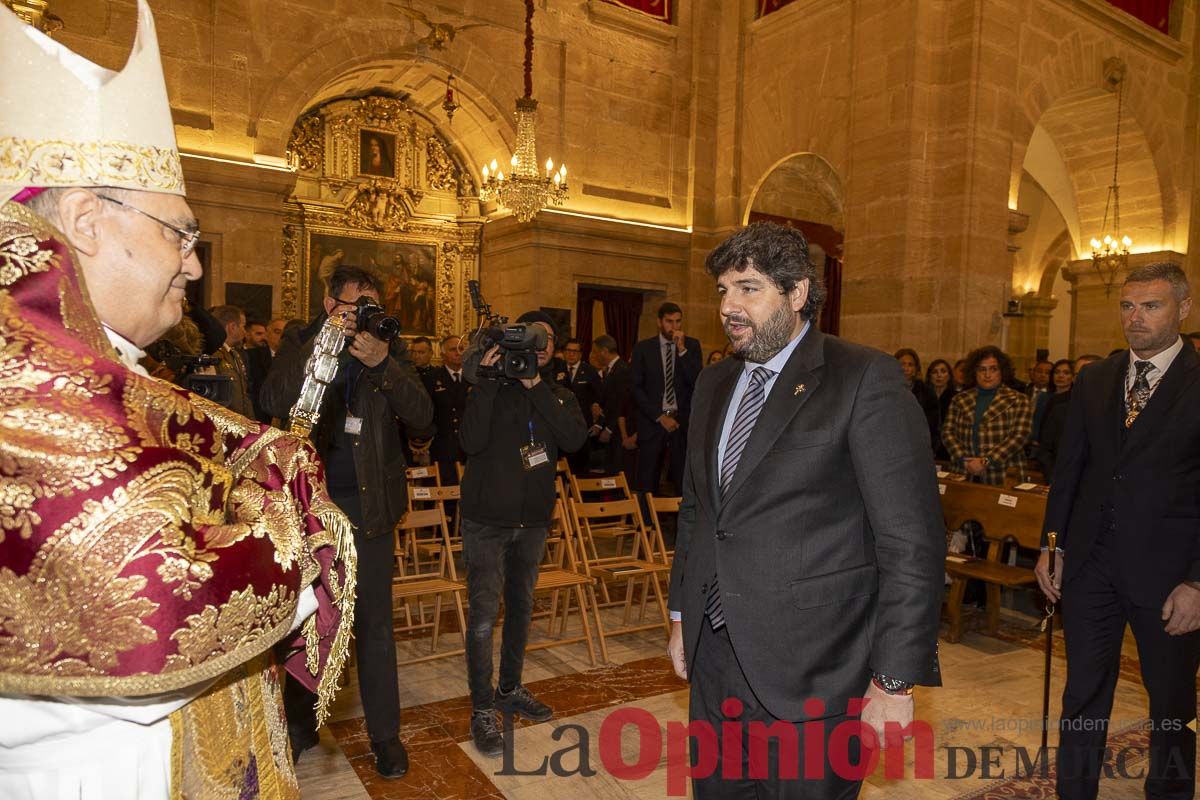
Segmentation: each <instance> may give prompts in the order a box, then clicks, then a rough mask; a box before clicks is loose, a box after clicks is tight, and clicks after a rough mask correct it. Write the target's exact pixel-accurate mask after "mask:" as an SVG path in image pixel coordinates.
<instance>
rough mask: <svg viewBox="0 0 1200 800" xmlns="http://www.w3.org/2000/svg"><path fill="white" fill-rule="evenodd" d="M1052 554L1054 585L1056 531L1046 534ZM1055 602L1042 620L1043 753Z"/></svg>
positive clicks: (1048, 700) (1047, 607)
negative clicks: (1043, 664) (1044, 663)
mask: <svg viewBox="0 0 1200 800" xmlns="http://www.w3.org/2000/svg"><path fill="white" fill-rule="evenodd" d="M1046 538H1047V539H1048V544H1049V553H1050V585H1051V586H1053V585H1054V573H1055V568H1056V564H1055V561H1056V560H1057V557H1058V551H1057V545H1058V534H1057V533H1055V532H1054V531H1050V533H1048V534H1046ZM1055 605H1056V604H1055V602H1054V601H1053V600H1051V599H1050V598H1048V597H1047V598H1046V618H1045V619H1043V620H1042V630H1044V631H1045V632H1046V669H1045V675H1044V677H1043V679H1042V752H1043V753H1044V752H1046V736H1047V734H1048V733H1049V727H1050V655H1051V654H1052V653H1053V652H1054V612H1055V610H1056V609H1055Z"/></svg>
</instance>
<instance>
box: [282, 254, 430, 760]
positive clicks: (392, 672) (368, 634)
mask: <svg viewBox="0 0 1200 800" xmlns="http://www.w3.org/2000/svg"><path fill="white" fill-rule="evenodd" d="M360 297H366V298H369V299H370V300H371V301H373V302H375V303H378V302H379V284H378V283H377V279H376V278H375V276H373V275H372V274H370V273H369V272H367V271H365V270H362V269H359V268H357V267H350V266H340V267H338V268H337V269H336V270H335V271H334V272H333V274H332V275H331V276H330V278H329V294H328V295H327V296H326V297H325V300H324V306H325V313H324V314H322V315H320V316H318V317H317V318H316V319H314V320H313V321H312V323H310V324H309V325H308V327H306V328H303V329H300V330H299V331H293V332H290V333H285V334H284V338H283V342H282V343H281V344H280V346H279V352H278V354H277V355H276V357H275V361H274V363H273V364H272V365H271V371H270V373H269V374H268V375H267V380H266V383H265V384H264V385H263V388H262V392H261V401H262V405H263V408H264V409H265V410H266V411H267V412H268V413H270V414H271V415H272V416H276V417H279V418H280V419H285V418H287V417H288V415H289V414H290V411H291V408H292V405H293V404H294V403H295V402H296V399H297V398H298V397H299V395H300V389H301V387H302V385H303V383H304V367H305V364H306V363H307V361H308V358H309V356H310V355H311V354H312V351H313V346H314V344H315V340H316V338H317V334H318V333H319V332H320V330H321V328H322V326H324V325H325V322H326V320H327V318H328V317H329V316H331V315H333V314H345V315H348V316H349V317H350V319H349V320H348V321H347V323H346V334H347V340H348V341H349V346H348V347H347V348H346V349H345V350H344V351H343V352H342V354H341V356H340V357H339V359H338V371H337V376H336V377H335V378H334V380H333V382H332V383H330V384H329V386H328V388H327V389H326V392H325V397H324V401H323V403H322V407H321V415H320V421H319V422H318V423H317V426H316V428H315V429H314V430H313V433H312V439H313V443H314V444H315V445H316V448H317V452H318V453H320V455H321V457H322V458H323V459H324V460H325V472H326V476H327V479H328V483H329V494H330V496H331V497H332V499H333V502H334V503H335V504H337V506H338V507H339V508H341V509H342V511H344V512H345V513H346V516H347V517H349V518H350V521H351V522H352V523H354V527H355V531H354V543H355V546H356V547H357V548H358V589H357V593H356V596H355V615H354V646H355V656H356V660H357V662H358V688H359V692H360V694H361V695H362V704H363V712H364V714H365V716H366V722H367V733H368V734H369V735H370V738H371V749H372V751H374V753H375V765H376V769H377V770H378V771H379V774H380V775H383V776H384V777H388V778H398V777H400V776H402V775H403V774H404V773H405V772H406V771H407V770H408V755H407V753H406V752H405V750H404V745H402V744H401V743H400V738H399V731H400V696H399V687H398V685H397V677H396V643H395V640H394V639H393V638H392V569H393V564H394V558H393V543H392V530H393V528H394V527H395V525H396V523H397V522H399V521H400V518H401V517H402V516H403V515H404V512H405V510H406V509H407V507H408V492H407V488H406V486H405V475H404V469H405V466H406V465H405V463H404V456H403V451H402V450H401V446H400V432H399V426H398V425H397V424H396V420H397V419H399V420H400V421H401V422H403V423H404V424H405V425H406V426H408V428H409V430H413V431H420V430H423V429H427V428H428V427H429V424H430V422H431V420H432V419H433V404H432V402H430V399H429V395H428V394H426V392H425V387H424V386H422V385H421V382H420V381H419V380H418V379H417V376H416V374H415V373H414V372H413V370H412V368H411V367H410V366H407V364H402V363H401V362H400V361H398V360H397V359H396V358H393V357H392V356H391V355H389V352H388V342H386V341H383V340H381V339H378V338H376V337H375V336H373V335H371V334H370V333H367V332H366V331H362V332H355V327H354V324H353V321H354V319H355V314H356V304H357V303H358V300H359V298H360ZM313 700H314V696H313V695H311V694H309V693H308V692H307V691H306V690H304V689H302V688H301V687H300V686H299V685H298V684H296V683H295V682H293V681H289V683H288V684H287V686H286V690H285V692H284V705H285V709H286V711H287V716H288V734H289V736H290V738H291V740H292V752H293V754H294V755H295V757H297V758H298V757H299V755H300V753H301V752H302V751H303V750H305V749H306V748H308V747H312V746H314V745H315V744H316V743H317V731H316V725H315V716H314V714H313Z"/></svg>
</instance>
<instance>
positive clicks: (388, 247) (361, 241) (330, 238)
mask: <svg viewBox="0 0 1200 800" xmlns="http://www.w3.org/2000/svg"><path fill="white" fill-rule="evenodd" d="M437 256H438V247H437V245H436V244H433V243H424V242H404V241H392V240H387V239H367V238H359V237H357V236H347V235H345V234H343V233H332V232H330V233H323V232H316V231H313V232H310V233H309V237H308V261H307V263H308V287H307V288H308V317H309V318H310V319H311V318H312V317H315V316H316V315H317V314H319V313H320V312H321V311H322V310H323V309H322V305H321V301H322V299H323V298H324V297H325V292H326V286H327V281H328V280H329V276H331V275H332V274H333V272H334V270H336V269H337V268H338V267H339V266H341V265H349V266H355V267H362V268H364V269H367V270H370V271H371V272H372V273H374V274H375V275H376V276H378V277H379V279H380V281H381V282H382V284H383V290H382V291H381V292H380V301H381V303H382V305H383V307H384V308H385V309H387V311H388V313H390V314H391V315H393V316H394V317H396V319H398V320H400V327H401V333H403V335H405V336H436V335H437V319H436V308H437V303H436V298H437Z"/></svg>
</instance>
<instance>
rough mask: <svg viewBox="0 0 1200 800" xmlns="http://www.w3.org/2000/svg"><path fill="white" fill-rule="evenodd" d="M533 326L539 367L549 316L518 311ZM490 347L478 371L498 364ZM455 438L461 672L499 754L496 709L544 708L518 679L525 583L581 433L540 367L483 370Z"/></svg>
mask: <svg viewBox="0 0 1200 800" xmlns="http://www.w3.org/2000/svg"><path fill="white" fill-rule="evenodd" d="M517 322H518V323H529V324H531V325H536V326H541V327H542V328H544V329H545V332H546V343H545V345H544V346H543V347H542V348H541V349H539V350H538V351H537V363H538V368H539V369H540V370H543V371H544V370H545V369H546V367H547V365H548V364H549V363H550V358H551V354H552V353H553V352H554V325H553V323H552V322H551V320H550V318H549V317H548V316H546V315H545V314H543V313H541V312H539V311H531V312H529V313H527V314H525V315H523V316H522V317H521V318H520V319H518V320H517ZM506 352H509V351H505V350H504V349H503V348H501V347H493V348H492V349H491V350H490V351H489V352H487V353H485V354H484V356H483V359H482V361H481V362H480V367H481V372H482V371H483V370H486V369H487V368H490V367H496V366H498V365H500V364H501V359H502V357H503V356H504V354H505V353H506ZM460 438H461V440H462V446H463V450H464V451H466V453H467V468H466V473H465V474H464V475H463V483H462V503H461V514H462V534H463V551H464V557H465V559H466V562H467V593H468V607H469V611H468V613H469V617H468V620H467V678H468V682H469V685H470V690H471V706H472V714H471V738H472V739H473V741H474V743H475V747H476V748H477V749H478V750H479V752H480V753H483V754H484V755H488V756H499V755H500V754H501V753H502V752H503V748H504V740H503V738H502V737H501V734H500V727H499V725H498V721H497V718H496V711H501V712H505V713H516V714H519V715H520V716H522V717H524V718H525V719H528V720H532V721H535V722H544V721H546V720H548V719H550V717H551V715H552V714H553V712H552V711H551V709H550V707H549V706H547V705H545V704H544V703H542V702H540V701H538V700H537V699H536V698H535V697H534V696H533V695H532V694H530V692H529V690H528V689H526V688H525V687H524V686H522V685H521V669H522V666H523V664H524V659H525V642H526V640H527V638H528V634H529V619H530V614H531V613H532V610H533V588H534V585H535V584H536V582H537V575H538V564H540V563H541V560H542V553H543V551H544V549H545V544H546V530H547V528H549V527H550V522H551V519H552V517H553V514H554V476H555V464H556V463H557V461H558V456H559V452H560V451H566V452H571V451H574V450H577V449H578V448H580V447H581V446H582V445H583V443H584V442H585V441H586V440H587V423H586V422H584V419H583V414H582V412H581V411H580V410H579V403H578V402H577V401H576V399H575V395H573V394H572V393H571V392H570V390H568V389H565V388H563V387H562V386H559V385H558V384H556V383H554V382H553V381H552V380H548V379H545V377H544V374H535V375H534V376H533V377H532V378H527V379H521V380H511V379H505V378H491V379H488V378H484V377H482V376H481V378H480V380H479V381H478V383H477V385H476V386H475V388H474V389H472V390H471V393H470V394H469V395H468V396H467V406H466V411H465V412H464V414H463V420H462V427H461V433H460ZM502 583H503V586H504V607H505V612H504V633H503V641H502V644H501V648H500V681H499V686H498V688H497V690H496V691H495V692H494V693H493V689H492V626H493V625H494V624H495V621H496V614H497V611H498V610H499V605H500V590H501V584H502Z"/></svg>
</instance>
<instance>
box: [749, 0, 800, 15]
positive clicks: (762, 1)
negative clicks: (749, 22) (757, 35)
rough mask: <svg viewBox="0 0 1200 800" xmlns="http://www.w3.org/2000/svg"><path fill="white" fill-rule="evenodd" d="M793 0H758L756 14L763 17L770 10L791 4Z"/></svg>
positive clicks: (776, 9)
mask: <svg viewBox="0 0 1200 800" xmlns="http://www.w3.org/2000/svg"><path fill="white" fill-rule="evenodd" d="M793 2H795V0H758V15H759V16H760V17H765V16H766V15H767V14H770V13H771V12H772V11H778V10H779V9H781V8H783V7H784V6H786V5H791V4H792V3H793Z"/></svg>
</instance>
